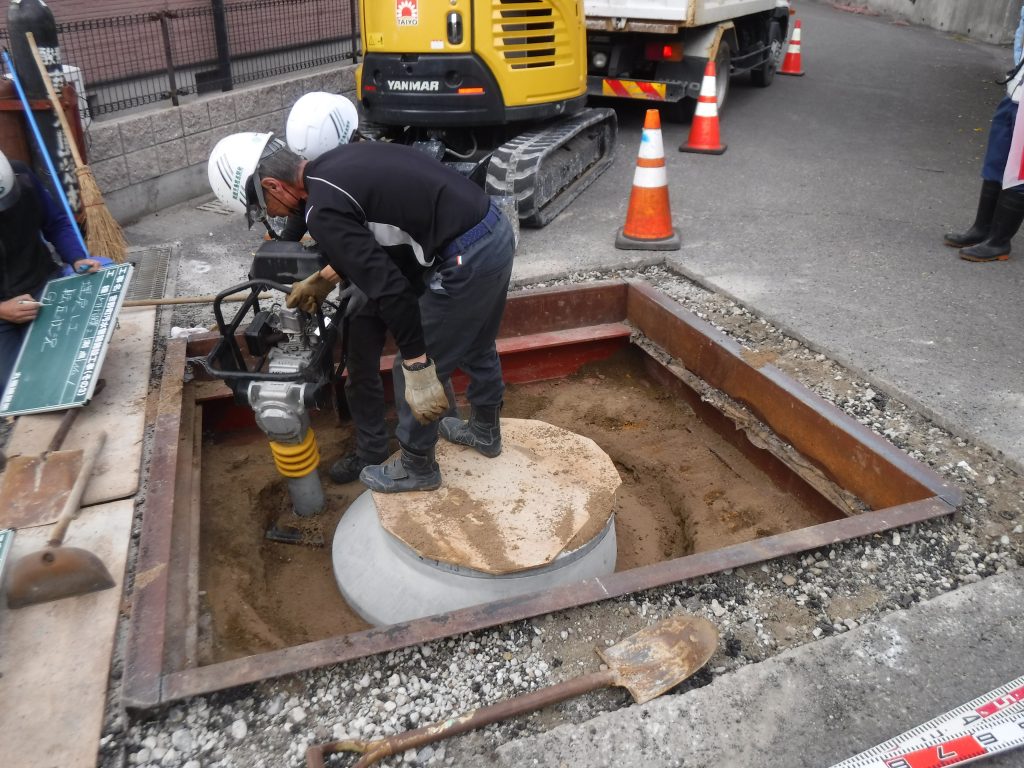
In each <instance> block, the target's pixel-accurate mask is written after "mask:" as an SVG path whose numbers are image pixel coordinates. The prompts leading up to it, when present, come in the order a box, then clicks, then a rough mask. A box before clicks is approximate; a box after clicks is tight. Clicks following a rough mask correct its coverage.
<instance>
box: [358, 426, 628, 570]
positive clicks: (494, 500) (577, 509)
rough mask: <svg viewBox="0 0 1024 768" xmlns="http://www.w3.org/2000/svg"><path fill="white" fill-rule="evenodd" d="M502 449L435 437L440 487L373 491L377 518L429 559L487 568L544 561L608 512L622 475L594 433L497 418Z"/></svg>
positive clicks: (592, 531) (599, 525)
mask: <svg viewBox="0 0 1024 768" xmlns="http://www.w3.org/2000/svg"><path fill="white" fill-rule="evenodd" d="M501 434H502V453H501V455H500V456H498V457H497V458H494V459H488V458H485V457H483V456H481V455H480V454H479V453H477V452H476V451H475V450H473V449H471V448H467V447H465V446H461V445H453V444H451V443H449V442H447V441H446V440H444V439H443V438H442V439H440V440H438V443H437V461H438V464H440V466H441V475H442V479H443V484H442V486H441V488H439V489H438V490H436V491H425V492H415V493H374V494H373V498H374V502H375V503H376V505H377V512H378V514H379V516H380V522H381V525H382V526H383V527H384V529H385V530H387V531H389V532H390V533H391V534H392V535H393V536H395V537H397V538H398V539H400V540H401V541H403V542H405V543H406V544H407V545H408V546H409V547H410V548H412V549H413V551H415V552H417V553H418V554H419V555H421V556H422V557H425V558H429V559H431V560H437V561H439V562H443V563H449V564H451V565H455V566H460V567H464V568H472V569H474V570H478V571H483V572H484V573H491V574H507V573H516V572H519V571H525V570H528V569H531V568H537V567H540V566H543V565H547V564H548V563H550V562H551V561H552V560H554V559H555V558H556V557H557V556H558V555H559V554H560V553H561V552H562V551H564V550H566V549H567V548H569V549H576V548H578V547H580V546H583V545H584V544H586V543H587V542H588V541H590V540H591V539H592V538H593V537H594V536H596V535H597V534H598V533H599V532H600V531H601V530H602V529H603V528H604V527H605V525H606V524H607V522H608V518H609V517H610V516H611V514H612V502H613V500H614V496H615V490H616V489H617V488H618V487H619V484H620V482H621V481H620V479H619V474H618V472H617V471H616V469H615V465H614V464H613V463H612V460H611V458H609V456H608V454H606V453H605V452H604V451H603V450H602V449H601V448H600V447H599V446H598V445H597V443H595V442H594V441H593V440H591V439H590V438H588V437H583V436H582V435H577V434H575V433H574V432H569V431H568V430H565V429H562V428H561V427H555V426H552V425H551V424H547V423H545V422H543V421H534V420H530V419H502V420H501Z"/></svg>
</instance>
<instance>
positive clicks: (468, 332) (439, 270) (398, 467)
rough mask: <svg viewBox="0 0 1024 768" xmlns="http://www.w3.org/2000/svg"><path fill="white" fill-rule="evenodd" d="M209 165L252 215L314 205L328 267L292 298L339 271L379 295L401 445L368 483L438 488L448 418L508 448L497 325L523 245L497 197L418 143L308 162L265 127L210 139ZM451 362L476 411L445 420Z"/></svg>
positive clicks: (329, 286) (467, 434) (459, 437)
mask: <svg viewBox="0 0 1024 768" xmlns="http://www.w3.org/2000/svg"><path fill="white" fill-rule="evenodd" d="M210 174H211V180H213V178H214V176H215V175H217V176H220V177H221V178H223V179H225V180H232V181H231V183H225V184H223V185H222V186H221V187H220V188H221V189H222V190H224V191H226V193H227V194H226V195H225V196H226V197H228V198H229V199H224V198H222V200H223V201H224V202H225V203H226V204H229V205H231V204H232V202H231V200H232V199H233V200H234V202H235V203H236V204H237V203H241V204H243V205H245V207H246V210H247V215H248V217H249V218H250V220H251V219H252V218H254V217H255V218H260V217H264V216H266V215H268V214H269V215H271V216H287V215H289V214H294V213H296V212H298V211H300V210H302V209H303V207H305V211H306V214H305V215H306V226H307V228H308V229H309V233H310V235H311V236H312V237H313V238H314V239H315V240H316V241H317V243H318V245H319V246H320V248H321V249H322V250H323V252H324V254H325V256H326V259H327V262H328V266H326V267H324V268H323V269H321V270H320V271H319V272H316V273H314V274H313V275H311V276H310V277H308V278H307V279H305V280H303V281H301V282H299V283H296V284H295V285H293V286H292V290H291V293H290V294H289V296H288V302H287V303H288V306H290V307H296V306H297V307H299V308H301V309H303V310H305V311H307V312H310V311H314V310H315V308H316V307H317V306H319V305H320V304H321V303H322V302H323V300H324V299H325V298H326V297H327V295H328V294H329V293H330V292H331V291H332V290H333V289H334V286H335V285H336V284H337V283H339V282H340V281H341V279H342V278H343V277H344V278H346V279H348V280H350V281H351V282H353V283H354V284H355V285H356V286H358V287H359V288H360V289H361V290H362V291H364V292H365V293H366V295H367V296H368V297H369V298H370V299H371V300H373V301H375V302H376V303H377V307H378V310H379V311H380V314H381V316H382V317H383V318H384V321H385V323H386V324H387V327H388V329H389V330H390V331H391V333H392V335H393V336H394V338H395V342H396V343H397V345H398V349H399V353H400V354H399V355H398V357H397V359H396V361H395V365H394V385H395V401H396V403H397V407H398V431H397V435H398V441H399V443H400V445H401V450H400V451H399V452H398V453H396V454H395V455H394V456H393V457H391V459H389V460H388V461H387V462H385V463H384V464H379V465H371V466H368V467H366V468H364V469H363V470H362V472H361V474H360V479H361V480H362V481H363V482H364V483H365V484H366V485H367V486H369V487H370V488H371V489H373V490H375V491H380V492H384V493H394V492H401V491H422V490H433V489H436V488H438V487H440V485H441V472H440V469H439V468H438V465H437V462H436V461H435V459H434V447H435V445H436V443H437V436H438V431H439V429H440V431H441V434H443V435H444V436H445V437H446V438H447V439H449V440H452V441H453V442H457V443H461V444H463V445H470V446H472V447H474V448H476V449H477V450H478V451H480V453H482V454H484V455H485V456H497V455H498V454H499V453H500V452H501V432H500V423H499V413H500V410H501V403H502V398H503V397H504V390H505V385H504V382H503V381H502V376H501V363H500V361H499V359H498V353H497V349H496V346H495V338H496V337H497V333H498V326H499V324H500V323H501V317H502V314H503V312H504V309H505V299H506V294H507V291H508V283H509V278H510V276H511V274H512V257H513V254H514V251H515V245H514V241H513V230H512V225H511V224H510V223H509V221H508V220H507V219H506V218H505V216H504V214H503V213H502V212H501V210H500V209H499V208H498V206H497V204H496V203H493V202H492V201H491V199H490V198H489V197H488V196H487V195H486V194H484V192H483V191H482V190H481V189H480V188H479V187H477V186H476V185H475V184H474V183H473V182H471V181H470V180H469V179H467V178H465V177H464V176H462V175H461V174H459V173H458V172H456V171H454V170H452V169H450V168H447V167H445V166H443V165H441V164H440V163H438V162H437V161H435V160H433V159H432V158H430V157H428V156H426V155H425V154H423V153H421V152H420V151H418V150H416V149H412V148H410V147H404V146H400V145H395V144H389V143H383V142H381V143H376V142H363V143H358V144H347V145H345V146H340V147H337V148H336V149H332V150H330V151H329V152H327V153H325V154H324V155H322V156H321V157H320V158H319V159H317V160H314V161H311V162H310V161H306V160H303V159H302V158H301V157H299V156H298V155H296V154H295V153H294V152H291V151H290V150H288V149H287V148H286V147H285V146H284V143H283V142H281V141H280V140H278V139H274V138H273V137H270V138H268V137H267V135H266V134H235V135H233V136H229V137H227V138H226V139H223V140H222V141H221V142H220V143H219V144H218V145H217V147H216V148H215V149H214V155H213V156H211V159H210ZM218 197H221V194H218ZM428 353H429V355H428ZM456 368H459V369H461V370H462V371H463V372H464V373H466V374H467V375H468V376H469V379H470V384H469V389H468V391H467V393H466V394H467V398H468V399H469V402H470V405H471V406H472V411H471V415H470V419H469V420H468V421H466V422H464V421H460V420H459V419H457V418H451V417H450V418H447V419H444V421H443V422H442V423H440V424H439V422H438V419H439V418H440V417H441V416H442V415H443V414H444V413H445V412H446V411H447V410H448V409H449V408H450V406H451V404H450V403H449V400H448V396H447V395H446V392H445V388H444V386H443V385H442V381H447V380H448V379H449V378H450V376H451V374H452V372H453V371H454V370H455V369H456Z"/></svg>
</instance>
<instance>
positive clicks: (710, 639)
mask: <svg viewBox="0 0 1024 768" xmlns="http://www.w3.org/2000/svg"><path fill="white" fill-rule="evenodd" d="M717 647H718V630H716V629H715V627H714V625H713V624H712V623H711V622H710V621H708V620H707V619H704V618H701V617H700V616H686V615H680V616H670V617H669V618H667V619H665V620H663V621H659V622H658V623H657V624H654V625H652V626H650V627H647V628H645V629H641V630H640V631H639V632H637V633H635V634H632V635H630V636H629V637H627V638H626V639H625V640H622V641H621V642H618V643H616V644H615V645H613V646H612V647H611V648H598V649H597V654H598V655H599V656H600V657H601V659H602V660H603V661H604V663H605V664H607V665H608V667H609V669H611V670H613V671H614V672H615V673H616V675H617V678H618V679H617V680H616V685H620V686H622V687H623V688H625V689H626V690H628V691H629V692H630V694H631V695H632V696H633V700H634V701H636V703H637V704H643V703H645V702H648V701H650V700H651V699H654V698H657V697H658V696H660V695H661V694H663V693H664V692H665V691H667V690H669V689H670V688H674V687H675V686H677V685H679V683H681V682H683V680H685V679H686V678H688V677H689V676H690V675H692V674H693V673H694V672H696V671H697V670H698V669H700V668H701V667H703V666H704V665H705V664H706V663H707V661H708V659H710V658H711V655H712V654H713V653H714V652H715V648H717Z"/></svg>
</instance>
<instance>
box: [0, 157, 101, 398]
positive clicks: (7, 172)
mask: <svg viewBox="0 0 1024 768" xmlns="http://www.w3.org/2000/svg"><path fill="white" fill-rule="evenodd" d="M74 226H75V225H74V223H73V222H72V221H71V220H70V219H69V218H68V217H67V214H65V213H64V211H63V210H62V209H61V208H60V206H58V205H56V204H55V203H54V202H53V198H51V197H50V193H49V192H48V191H47V190H46V187H44V186H43V182H42V181H41V180H40V179H39V177H38V176H36V175H35V174H34V173H33V172H32V170H31V169H30V168H29V167H28V166H27V165H25V164H24V163H20V162H18V161H14V162H11V161H9V160H8V159H7V156H6V155H4V154H3V153H2V152H0V395H2V394H3V391H4V389H5V388H6V387H7V380H8V379H10V377H11V372H12V370H13V368H14V363H15V361H16V360H17V359H18V352H19V350H20V349H21V343H22V340H23V339H24V338H25V333H26V332H27V331H28V327H29V324H30V323H31V322H32V321H33V320H35V318H36V315H38V314H39V306H40V305H39V302H38V299H39V296H40V295H41V294H42V291H43V288H44V287H45V286H46V283H47V282H48V281H50V280H52V279H54V278H56V277H60V276H61V274H62V273H65V272H66V273H69V274H74V273H76V272H77V273H80V274H81V273H85V272H95V271H96V270H97V269H99V268H100V267H101V266H104V265H105V264H109V263H111V262H110V259H106V258H92V257H90V256H89V254H87V253H86V252H85V251H84V250H83V249H82V246H81V244H80V242H79V239H78V236H77V235H76V234H75V231H74ZM47 243H49V245H50V246H52V247H53V248H54V250H55V251H56V252H57V256H58V257H59V258H60V259H61V261H62V262H63V264H64V269H63V270H62V265H60V264H58V263H57V262H55V261H54V259H53V256H51V254H50V248H49V247H47Z"/></svg>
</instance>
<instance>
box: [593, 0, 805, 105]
mask: <svg viewBox="0 0 1024 768" xmlns="http://www.w3.org/2000/svg"><path fill="white" fill-rule="evenodd" d="M584 11H585V14H586V25H587V55H588V57H589V64H588V68H587V92H588V94H590V95H591V96H604V97H611V98H620V99H639V100H645V101H653V102H662V104H661V105H659V106H660V107H661V109H662V111H663V113H665V114H666V117H668V118H670V119H671V118H679V117H683V116H685V115H686V114H688V112H689V110H690V108H691V105H692V104H693V103H694V102H695V101H696V99H697V97H698V96H699V95H700V86H701V81H702V80H703V77H704V67H705V65H706V64H707V62H708V61H714V62H715V70H716V91H715V95H716V96H717V98H718V106H719V109H721V107H722V105H723V104H724V103H725V99H726V96H727V94H728V92H729V77H730V75H737V74H740V73H744V72H749V73H750V75H751V78H752V79H753V82H754V84H755V85H759V86H762V87H767V86H768V85H770V84H771V82H772V80H773V79H774V77H775V71H776V69H777V68H778V66H779V62H780V61H781V58H782V53H783V44H784V41H785V40H786V39H787V37H788V35H789V31H790V29H789V18H790V14H791V11H790V8H789V2H787V0H584Z"/></svg>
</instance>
